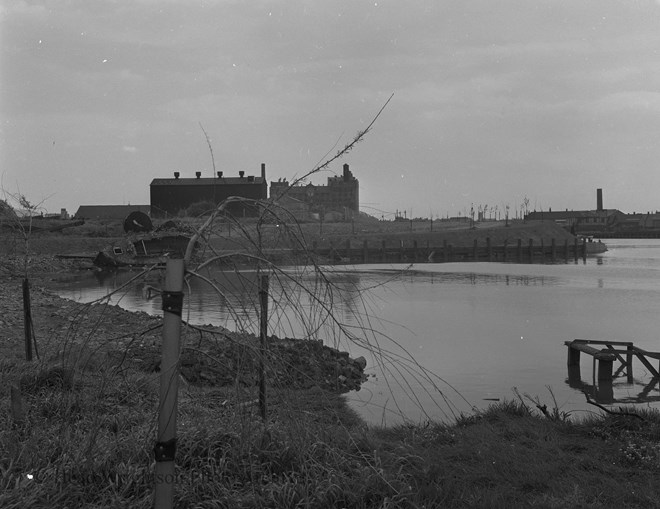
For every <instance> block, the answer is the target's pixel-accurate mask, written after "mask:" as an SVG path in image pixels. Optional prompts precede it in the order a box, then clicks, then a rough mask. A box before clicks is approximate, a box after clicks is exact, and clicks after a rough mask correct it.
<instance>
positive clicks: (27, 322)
mask: <svg viewBox="0 0 660 509" xmlns="http://www.w3.org/2000/svg"><path fill="white" fill-rule="evenodd" d="M23 327H24V331H25V360H26V361H31V360H32V309H31V307H30V282H29V281H28V278H25V279H23Z"/></svg>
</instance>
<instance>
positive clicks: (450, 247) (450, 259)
mask: <svg viewBox="0 0 660 509" xmlns="http://www.w3.org/2000/svg"><path fill="white" fill-rule="evenodd" d="M448 248H449V261H450V262H453V261H454V246H453V245H452V244H449V246H448Z"/></svg>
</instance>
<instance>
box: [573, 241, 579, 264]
mask: <svg viewBox="0 0 660 509" xmlns="http://www.w3.org/2000/svg"><path fill="white" fill-rule="evenodd" d="M573 256H574V257H575V261H576V262H577V261H578V238H577V237H575V243H574V245H573Z"/></svg>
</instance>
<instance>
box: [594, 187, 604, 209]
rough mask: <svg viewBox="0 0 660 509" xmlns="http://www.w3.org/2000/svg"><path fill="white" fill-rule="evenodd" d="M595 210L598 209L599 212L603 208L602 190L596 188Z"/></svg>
mask: <svg viewBox="0 0 660 509" xmlns="http://www.w3.org/2000/svg"><path fill="white" fill-rule="evenodd" d="M596 210H597V211H599V212H600V211H602V210H603V190H602V189H596Z"/></svg>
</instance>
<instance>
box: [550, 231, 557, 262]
mask: <svg viewBox="0 0 660 509" xmlns="http://www.w3.org/2000/svg"><path fill="white" fill-rule="evenodd" d="M550 259H551V260H552V263H555V262H556V261H557V242H556V241H555V238H554V237H552V247H551V248H550Z"/></svg>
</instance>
